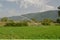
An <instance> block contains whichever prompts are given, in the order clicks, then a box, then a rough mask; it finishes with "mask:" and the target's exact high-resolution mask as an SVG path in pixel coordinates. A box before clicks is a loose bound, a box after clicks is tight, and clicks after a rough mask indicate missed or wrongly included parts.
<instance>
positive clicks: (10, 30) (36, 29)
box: [0, 26, 60, 39]
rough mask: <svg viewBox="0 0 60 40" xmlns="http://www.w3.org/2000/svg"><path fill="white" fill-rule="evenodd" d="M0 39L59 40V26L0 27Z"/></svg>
mask: <svg viewBox="0 0 60 40" xmlns="http://www.w3.org/2000/svg"><path fill="white" fill-rule="evenodd" d="M0 39H60V26H32V27H31V26H28V27H27V26H24V27H0Z"/></svg>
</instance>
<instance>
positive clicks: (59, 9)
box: [58, 6, 60, 17]
mask: <svg viewBox="0 0 60 40" xmlns="http://www.w3.org/2000/svg"><path fill="white" fill-rule="evenodd" d="M58 16H59V17H60V6H59V7H58Z"/></svg>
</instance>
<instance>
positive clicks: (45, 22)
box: [41, 19, 53, 25]
mask: <svg viewBox="0 0 60 40" xmlns="http://www.w3.org/2000/svg"><path fill="white" fill-rule="evenodd" d="M51 22H53V21H52V20H51V19H44V20H42V22H41V23H42V25H50V23H51Z"/></svg>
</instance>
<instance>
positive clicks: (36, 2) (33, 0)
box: [17, 0, 56, 11]
mask: <svg viewBox="0 0 60 40" xmlns="http://www.w3.org/2000/svg"><path fill="white" fill-rule="evenodd" d="M48 2H50V0H20V1H19V2H18V1H17V4H18V5H19V6H20V8H23V9H29V8H31V9H33V8H35V10H38V11H43V10H44V11H47V10H55V9H56V8H55V7H54V6H51V5H48ZM31 9H29V10H31ZM39 9H40V10H39ZM33 11H34V10H33Z"/></svg>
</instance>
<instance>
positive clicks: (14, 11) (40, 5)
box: [0, 0, 60, 17]
mask: <svg viewBox="0 0 60 40" xmlns="http://www.w3.org/2000/svg"><path fill="white" fill-rule="evenodd" d="M58 6H60V0H0V17H8V16H18V15H22V14H27V13H35V12H44V11H49V10H56V9H57V7H58Z"/></svg>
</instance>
